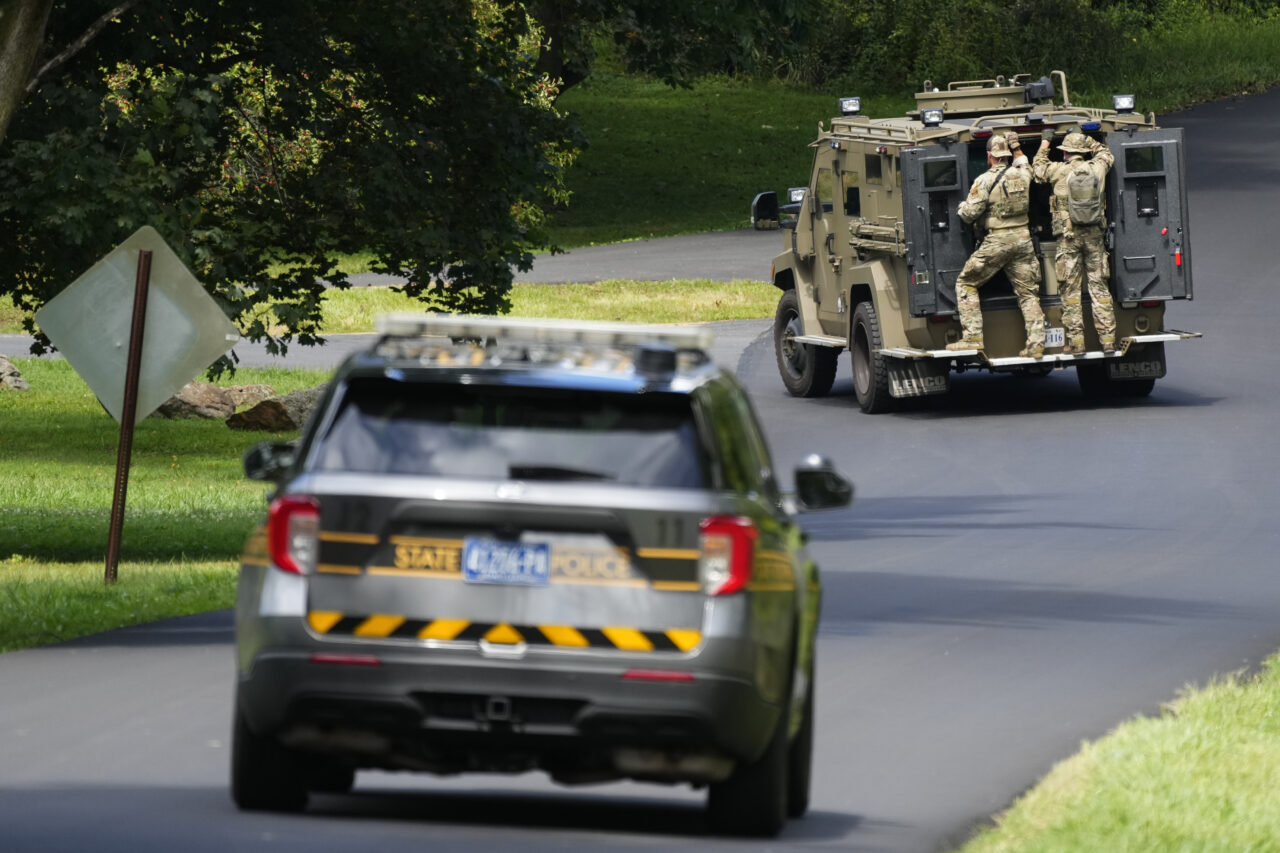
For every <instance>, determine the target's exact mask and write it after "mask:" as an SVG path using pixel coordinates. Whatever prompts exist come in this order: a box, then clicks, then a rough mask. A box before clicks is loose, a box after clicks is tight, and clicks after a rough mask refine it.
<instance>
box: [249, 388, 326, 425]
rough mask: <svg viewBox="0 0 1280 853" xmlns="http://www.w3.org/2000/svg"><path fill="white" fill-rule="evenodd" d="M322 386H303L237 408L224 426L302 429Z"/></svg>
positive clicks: (321, 390)
mask: <svg viewBox="0 0 1280 853" xmlns="http://www.w3.org/2000/svg"><path fill="white" fill-rule="evenodd" d="M324 389H325V386H324V385H317V386H316V387H315V388H304V389H303V390H301V391H294V392H292V393H290V394H286V395H284V396H283V397H272V398H271V399H270V400H263V401H262V402H261V403H258V404H257V405H256V406H254V407H253V408H251V409H246V410H245V411H243V412H236V413H235V414H234V415H232V416H231V417H229V418H227V426H229V427H230V428H231V429H239V430H253V431H258V432H293V431H296V430H300V429H302V427H303V425H304V424H306V422H307V418H308V417H310V416H311V411H312V409H314V408H315V407H316V403H318V402H319V401H320V396H321V395H322V394H323V393H324Z"/></svg>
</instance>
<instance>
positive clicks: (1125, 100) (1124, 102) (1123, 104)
mask: <svg viewBox="0 0 1280 853" xmlns="http://www.w3.org/2000/svg"><path fill="white" fill-rule="evenodd" d="M1111 106H1112V108H1113V109H1114V110H1115V111H1116V112H1118V113H1120V114H1122V115H1124V114H1127V113H1131V112H1133V107H1134V97H1133V95H1112V96H1111Z"/></svg>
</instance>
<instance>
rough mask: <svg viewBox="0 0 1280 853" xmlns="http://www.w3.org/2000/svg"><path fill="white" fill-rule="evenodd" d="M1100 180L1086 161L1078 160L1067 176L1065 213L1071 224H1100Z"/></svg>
mask: <svg viewBox="0 0 1280 853" xmlns="http://www.w3.org/2000/svg"><path fill="white" fill-rule="evenodd" d="M1101 189H1102V188H1101V186H1100V182H1099V181H1098V177H1097V175H1095V174H1094V173H1093V169H1091V168H1089V164H1088V163H1084V162H1079V163H1076V164H1075V165H1073V166H1072V167H1071V174H1070V175H1068V176H1067V215H1068V216H1070V217H1071V224H1072V225H1080V226H1084V225H1101V224H1102V193H1101Z"/></svg>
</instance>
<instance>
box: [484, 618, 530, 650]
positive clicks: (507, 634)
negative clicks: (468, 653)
mask: <svg viewBox="0 0 1280 853" xmlns="http://www.w3.org/2000/svg"><path fill="white" fill-rule="evenodd" d="M484 639H485V640H487V641H488V642H490V643H494V644H498V645H504V646H514V645H515V644H517V643H523V642H524V637H522V636H521V635H520V632H519V631H517V630H516V629H515V628H512V627H511V626H510V625H508V624H507V623H506V622H499V623H498V624H497V625H494V626H493V627H492V628H490V629H489V630H488V632H486V633H485V635H484Z"/></svg>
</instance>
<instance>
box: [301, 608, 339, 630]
mask: <svg viewBox="0 0 1280 853" xmlns="http://www.w3.org/2000/svg"><path fill="white" fill-rule="evenodd" d="M340 621H342V614H341V613H335V612H334V611H332V610H313V611H311V612H310V613H308V614H307V624H309V625H310V626H311V630H313V631H315V632H316V633H317V634H327V633H329V629H330V628H332V627H333V626H334V625H337V624H338V623H339V622H340Z"/></svg>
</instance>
